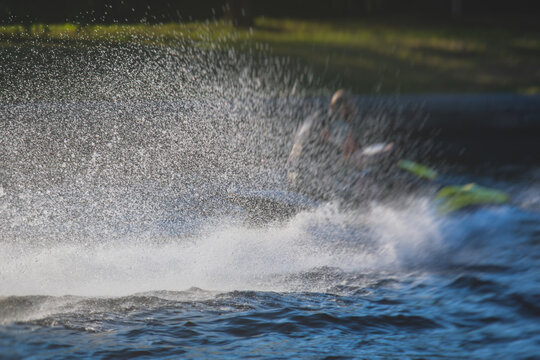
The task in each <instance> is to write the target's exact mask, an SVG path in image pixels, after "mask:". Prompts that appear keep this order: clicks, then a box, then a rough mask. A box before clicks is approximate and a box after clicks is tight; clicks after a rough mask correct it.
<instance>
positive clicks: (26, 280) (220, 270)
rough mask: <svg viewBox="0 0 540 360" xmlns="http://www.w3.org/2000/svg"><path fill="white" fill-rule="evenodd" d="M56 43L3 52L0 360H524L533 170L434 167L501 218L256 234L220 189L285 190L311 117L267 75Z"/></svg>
mask: <svg viewBox="0 0 540 360" xmlns="http://www.w3.org/2000/svg"><path fill="white" fill-rule="evenodd" d="M55 49H56V50H50V49H49V50H43V48H40V47H36V46H34V45H33V46H26V45H25V46H22V45H20V46H19V47H15V48H12V49H8V50H6V49H3V50H2V51H4V53H3V55H4V56H5V57H4V59H7V60H5V62H4V63H3V65H2V66H1V70H2V75H3V76H4V79H6V82H5V83H4V85H3V88H2V103H1V105H0V116H1V118H2V123H1V125H0V129H1V132H2V138H1V139H0V165H1V167H0V357H1V358H6V359H11V358H13V359H17V358H55V359H62V358H239V357H246V358H283V359H289V358H317V359H318V358H333V359H338V358H370V359H378V358H381V359H387V358H414V359H428V358H429V359H432V358H433V359H435V358H437V359H439V358H445V359H447V358H450V359H451V358H460V359H461V358H481V359H509V358H512V359H534V358H538V357H537V356H538V354H539V353H540V326H539V325H538V324H539V315H540V308H539V305H538V304H539V303H540V292H539V289H540V286H539V285H540V268H539V264H540V262H539V258H540V251H539V245H540V216H539V214H540V168H539V167H538V166H537V165H536V164H527V165H523V164H521V165H519V166H517V165H516V166H511V165H508V164H501V163H497V162H492V161H491V162H490V159H486V164H488V165H485V166H477V164H474V165H470V164H457V165H456V164H445V165H444V167H442V166H441V167H442V168H443V169H442V170H443V171H444V172H446V174H447V181H449V182H451V183H460V184H465V183H468V182H471V181H476V182H478V183H480V184H483V185H486V186H492V187H495V188H498V189H501V190H504V191H507V192H508V193H509V194H510V195H511V198H512V200H511V203H510V204H508V205H503V206H496V207H485V208H477V209H471V210H470V211H464V212H458V213H454V214H451V215H446V216H442V215H441V214H440V213H439V212H438V211H437V209H436V206H435V204H434V202H433V200H432V199H433V193H432V191H431V189H429V187H426V192H425V194H422V193H420V195H419V194H416V193H415V195H414V196H413V195H410V196H409V194H407V193H403V192H400V191H399V189H398V190H395V194H394V195H395V199H396V200H395V201H392V200H391V199H390V200H388V199H386V200H385V201H384V202H377V201H369V202H365V203H363V204H362V205H361V206H358V207H355V208H350V207H347V208H343V207H341V206H339V204H337V203H336V202H333V201H329V202H323V203H320V204H319V205H318V206H317V207H314V208H310V209H307V210H305V211H301V212H299V213H298V214H295V215H294V216H292V217H289V218H286V219H284V220H280V221H271V220H268V221H261V222H257V223H252V222H250V221H246V217H247V216H248V215H247V214H246V212H245V211H244V210H243V209H242V208H241V207H239V206H238V205H236V204H234V203H231V202H230V201H229V198H228V194H229V193H230V191H231V189H238V188H242V189H247V190H251V189H276V188H281V187H282V186H283V175H284V174H283V170H282V168H283V163H284V162H285V160H286V158H287V155H288V152H289V151H290V148H291V145H292V143H291V142H292V137H293V134H294V130H295V129H296V127H297V126H298V124H299V123H300V122H301V121H302V120H303V118H304V117H305V115H306V114H309V113H310V112H312V111H314V110H315V109H314V107H317V106H319V105H320V104H319V105H313V106H311V105H310V106H308V108H307V109H306V106H305V104H303V96H304V95H305V94H303V93H302V92H301V90H298V89H301V88H302V86H303V85H301V84H300V83H299V82H295V81H290V79H289V78H288V76H289V75H290V73H288V72H287V71H285V70H283V69H284V65H283V63H282V62H281V60H276V59H274V58H268V60H267V62H268V64H267V67H266V68H265V69H264V71H261V70H260V63H259V65H257V67H255V68H252V67H250V65H249V64H250V63H249V61H247V60H246V58H244V57H242V55H239V54H238V53H234V52H233V53H226V54H224V53H223V52H220V53H219V54H220V55H219V56H218V55H216V53H211V54H210V55H209V53H208V51H209V50H207V49H198V50H185V49H184V50H182V51H183V52H182V51H181V50H179V49H171V48H164V49H162V48H158V49H148V48H144V47H135V48H128V49H120V50H118V49H116V48H114V47H101V48H100V47H98V48H96V47H91V48H86V47H82V48H75V49H71V48H68V49H64V48H59V49H57V48H55ZM43 58H44V60H43V62H41V60H39V61H38V60H37V59H43ZM195 60H197V61H195ZM203 65H204V66H203ZM285 68H287V67H286V66H285ZM8 70H9V71H8ZM281 70H283V71H281ZM295 71H296V70H295ZM276 74H277V75H276ZM287 74H289V75H287ZM294 74H298V73H297V72H295V73H294ZM306 74H307V73H306ZM291 76H292V75H291ZM306 76H308V75H306ZM278 77H279V78H278ZM291 78H292V77H291ZM276 84H279V85H276ZM320 91H321V92H324V89H322V88H321V90H320ZM275 98H279V99H280V101H277V102H276V101H273V100H272V101H269V100H268V99H275ZM377 111H378V113H379V114H380V117H381V118H384V109H382V110H381V109H379V110H377ZM394 135H395V136H399V134H394ZM417 160H419V161H421V160H422V159H417ZM263 220H266V219H263Z"/></svg>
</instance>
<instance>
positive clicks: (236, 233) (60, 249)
mask: <svg viewBox="0 0 540 360" xmlns="http://www.w3.org/2000/svg"><path fill="white" fill-rule="evenodd" d="M411 206H414V209H411V208H410V207H407V208H403V209H400V210H396V209H394V208H393V207H391V206H385V205H373V206H371V207H370V208H369V209H365V210H357V211H344V212H342V211H339V210H338V208H337V207H336V206H335V205H333V204H328V205H327V206H324V207H322V208H320V209H318V210H317V211H315V212H305V213H301V214H298V215H297V216H296V217H295V218H294V219H292V220H290V221H289V222H287V223H285V224H281V225H279V226H272V227H263V228H252V227H247V226H243V225H238V224H234V223H230V222H227V221H225V220H224V221H223V223H222V224H221V225H217V226H216V225H209V226H208V227H207V228H205V229H203V230H202V231H200V233H198V234H197V235H190V236H182V235H178V236H167V237H163V236H161V237H157V236H152V234H141V235H140V236H126V237H124V238H122V237H120V238H115V239H111V240H110V241H109V242H103V241H101V240H100V241H92V238H91V237H90V238H86V239H82V238H79V239H68V238H65V239H61V238H58V239H56V241H53V242H51V241H48V242H44V243H43V244H42V245H40V244H39V242H37V241H35V242H34V243H33V245H30V244H27V245H24V244H22V243H10V242H4V243H2V244H0V262H1V263H2V273H1V276H0V295H29V294H34V295H35V294H40V295H44V294H47V295H66V294H72V295H85V296H99V295H112V296H120V295H129V294H133V293H137V292H144V291H151V290H185V289H187V288H190V287H199V288H203V289H208V290H216V291H230V290H274V291H286V290H291V287H290V286H289V284H287V282H286V281H285V280H283V275H288V274H298V273H301V272H303V271H309V270H311V269H313V268H320V267H335V268H340V269H342V270H344V271H351V272H364V271H365V272H370V271H377V270H384V269H389V268H391V269H395V268H400V267H404V266H409V265H411V264H412V265H414V264H416V263H418V262H423V261H425V260H426V258H429V256H430V254H431V253H433V251H437V249H438V248H439V247H440V246H441V241H442V237H441V234H440V227H439V218H437V217H436V216H434V215H433V214H432V212H431V209H430V207H429V204H428V202H427V201H420V202H417V203H415V204H413V205H411ZM54 236H61V234H59V233H55V234H54ZM30 240H32V239H30ZM280 279H281V280H280ZM323 285H324V286H329V285H332V284H323ZM314 290H317V289H314Z"/></svg>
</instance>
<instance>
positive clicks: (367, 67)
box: [0, 18, 540, 93]
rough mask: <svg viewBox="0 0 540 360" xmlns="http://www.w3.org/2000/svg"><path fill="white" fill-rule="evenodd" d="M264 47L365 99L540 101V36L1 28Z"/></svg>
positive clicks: (36, 34)
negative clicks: (454, 96) (415, 96)
mask: <svg viewBox="0 0 540 360" xmlns="http://www.w3.org/2000/svg"><path fill="white" fill-rule="evenodd" d="M178 39H188V40H193V41H194V42H202V43H207V44H211V43H217V44H233V45H235V46H237V45H239V44H244V43H246V42H247V43H265V44H268V45H269V46H270V49H271V50H272V51H273V52H274V53H275V54H278V55H281V56H289V57H293V58H297V59H299V60H300V61H301V62H303V63H305V64H306V65H309V66H311V67H312V68H313V69H314V70H315V72H316V73H317V74H319V75H320V76H321V77H323V78H324V79H325V81H327V82H329V83H334V82H335V80H336V79H339V80H340V81H341V83H342V85H343V86H344V87H347V88H349V89H351V90H353V91H355V92H360V93H373V92H383V93H396V92H400V93H419V92H420V93H434V92H469V93H470V92H518V93H540V65H539V64H540V32H538V30H537V29H532V30H531V29H529V30H527V31H524V30H519V27H518V28H512V27H505V28H504V29H502V28H497V27H494V26H480V25H471V24H468V25H467V24H462V25H460V26H459V27H457V26H455V24H438V23H426V22H425V21H424V22H414V21H413V20H411V21H405V20H400V21H390V20H388V19H385V20H365V21H356V22H338V21H335V22H315V21H299V20H277V19H265V18H259V19H257V20H256V26H255V27H254V28H253V29H250V30H248V29H235V28H233V27H232V26H230V25H229V24H226V23H223V22H210V23H188V24H162V25H146V24H137V25H88V26H76V25H72V24H62V25H47V26H45V25H33V26H31V27H27V28H25V27H22V26H4V27H0V43H1V44H2V45H4V46H9V45H12V44H20V43H25V42H27V41H29V40H31V41H35V40H38V41H41V40H44V41H47V42H48V43H51V44H57V43H58V44H61V43H65V42H76V41H85V42H87V41H137V42H146V43H165V44H170V43H174V42H177V41H178Z"/></svg>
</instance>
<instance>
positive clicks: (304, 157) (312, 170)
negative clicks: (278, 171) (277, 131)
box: [287, 90, 393, 188]
mask: <svg viewBox="0 0 540 360" xmlns="http://www.w3.org/2000/svg"><path fill="white" fill-rule="evenodd" d="M358 115H359V114H358V109H357V107H356V105H355V103H354V101H353V99H352V97H351V95H349V94H348V93H347V92H346V91H344V90H338V91H336V92H335V93H334V95H333V96H332V98H331V100H330V106H329V111H328V114H321V113H320V112H319V113H315V114H313V115H311V116H310V117H308V118H307V119H306V120H305V121H304V122H303V123H302V125H301V126H300V128H299V129H298V131H297V133H296V136H295V139H294V143H293V148H292V151H291V153H290V155H289V159H288V161H287V178H288V181H289V183H290V184H291V185H293V186H296V185H300V186H305V184H306V183H314V182H321V181H324V180H323V179H324V178H326V179H327V180H331V181H334V182H335V181H336V180H338V181H339V178H341V177H344V176H345V177H348V178H349V180H350V177H351V176H350V175H351V174H350V172H351V171H353V172H355V173H356V175H358V174H359V171H360V172H364V173H365V172H368V171H370V169H369V167H370V166H371V165H373V162H374V160H377V159H379V158H380V157H381V154H383V153H387V152H388V151H389V150H391V149H392V147H393V144H392V143H390V144H383V143H380V144H374V145H372V146H368V147H364V148H362V147H360V136H359V135H360V128H359V126H357V122H358ZM306 180H307V181H306ZM315 186H316V187H318V188H321V187H327V185H321V184H319V185H315Z"/></svg>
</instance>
